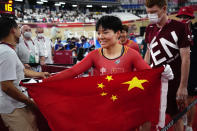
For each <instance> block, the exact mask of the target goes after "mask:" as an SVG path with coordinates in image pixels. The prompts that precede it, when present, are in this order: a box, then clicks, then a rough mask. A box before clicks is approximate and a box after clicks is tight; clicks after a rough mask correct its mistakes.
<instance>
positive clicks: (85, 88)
mask: <svg viewBox="0 0 197 131" xmlns="http://www.w3.org/2000/svg"><path fill="white" fill-rule="evenodd" d="M162 72H163V67H161V68H157V69H150V70H144V71H136V72H130V73H123V74H115V75H105V76H93V77H85V78H75V79H67V80H63V81H53V82H43V83H33V84H32V83H31V84H23V86H25V87H27V88H28V93H29V95H30V96H31V97H32V98H33V99H34V101H35V102H36V104H37V106H38V107H39V109H40V111H41V112H42V114H43V115H44V116H45V118H46V119H47V121H48V124H49V126H50V128H51V129H52V130H53V131H131V130H132V129H134V128H136V127H138V126H140V125H141V124H143V123H144V122H146V121H151V122H152V125H155V127H157V128H159V127H163V126H164V124H165V123H164V122H165V109H166V102H167V101H166V96H167V86H168V84H167V83H168V82H167V81H162V80H161V73H162Z"/></svg>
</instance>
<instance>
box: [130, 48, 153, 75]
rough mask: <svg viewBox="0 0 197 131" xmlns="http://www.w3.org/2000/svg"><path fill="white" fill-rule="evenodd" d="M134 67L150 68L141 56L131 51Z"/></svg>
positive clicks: (140, 68) (138, 68)
mask: <svg viewBox="0 0 197 131" xmlns="http://www.w3.org/2000/svg"><path fill="white" fill-rule="evenodd" d="M132 55H133V64H134V68H135V69H136V70H137V71H138V70H144V69H151V67H150V66H149V65H148V64H147V63H146V62H145V61H144V60H143V59H142V56H141V55H140V54H139V53H138V52H136V51H133V52H132Z"/></svg>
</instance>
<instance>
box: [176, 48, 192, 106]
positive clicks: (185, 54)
mask: <svg viewBox="0 0 197 131" xmlns="http://www.w3.org/2000/svg"><path fill="white" fill-rule="evenodd" d="M180 55H181V61H182V63H181V81H180V85H179V88H178V91H177V99H178V100H180V101H182V100H183V101H186V100H187V95H188V92H187V83H188V76H189V67H190V47H187V48H180ZM178 103H179V102H178Z"/></svg>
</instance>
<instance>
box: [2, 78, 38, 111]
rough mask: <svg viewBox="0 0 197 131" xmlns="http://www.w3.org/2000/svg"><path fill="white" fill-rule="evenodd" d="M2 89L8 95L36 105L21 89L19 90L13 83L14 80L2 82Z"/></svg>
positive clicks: (29, 104)
mask: <svg viewBox="0 0 197 131" xmlns="http://www.w3.org/2000/svg"><path fill="white" fill-rule="evenodd" d="M1 88H2V91H3V92H5V93H6V94H7V95H8V96H10V97H12V98H14V99H16V100H17V101H20V102H22V103H25V104H26V105H28V106H31V107H34V106H35V104H34V102H33V101H32V100H31V99H30V98H28V97H27V96H25V95H24V94H23V93H22V92H21V91H19V90H18V89H17V88H16V87H15V86H14V84H13V80H7V81H2V82H1Z"/></svg>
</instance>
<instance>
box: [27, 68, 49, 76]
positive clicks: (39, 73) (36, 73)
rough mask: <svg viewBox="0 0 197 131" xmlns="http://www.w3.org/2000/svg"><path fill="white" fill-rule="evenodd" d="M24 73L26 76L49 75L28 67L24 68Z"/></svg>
mask: <svg viewBox="0 0 197 131" xmlns="http://www.w3.org/2000/svg"><path fill="white" fill-rule="evenodd" d="M24 73H25V76H26V77H40V78H47V77H48V76H50V74H49V73H48V72H35V71H32V70H29V69H24Z"/></svg>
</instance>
